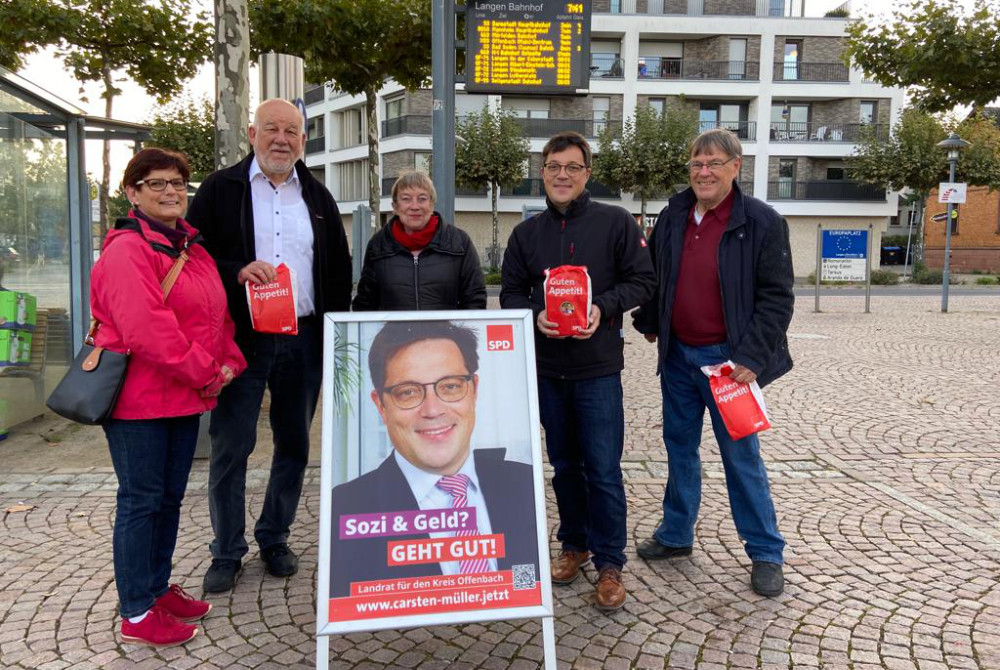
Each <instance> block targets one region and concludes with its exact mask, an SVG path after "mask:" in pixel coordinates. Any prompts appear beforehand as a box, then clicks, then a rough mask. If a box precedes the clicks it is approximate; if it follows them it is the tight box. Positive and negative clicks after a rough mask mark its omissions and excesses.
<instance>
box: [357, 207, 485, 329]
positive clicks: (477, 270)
mask: <svg viewBox="0 0 1000 670" xmlns="http://www.w3.org/2000/svg"><path fill="white" fill-rule="evenodd" d="M435 214H437V212H435ZM438 218H439V219H440V218H441V215H440V214H438ZM396 220H397V219H396V217H393V218H392V220H391V221H390V222H389V223H387V224H386V225H385V226H383V227H382V229H381V230H379V231H378V232H377V233H375V235H374V236H373V237H372V239H371V240H369V241H368V249H367V250H366V251H365V262H364V266H363V267H362V269H361V279H360V281H358V293H357V295H355V296H354V311H355V312H371V311H376V310H389V311H396V310H428V309H486V283H485V281H484V279H483V269H482V266H480V264H479V254H477V253H476V247H475V246H474V245H473V244H472V240H471V239H469V235H468V234H467V233H466V232H465V231H464V230H462V229H460V228H456V227H455V226H452V225H450V224H447V223H445V222H444V220H443V219H441V223H440V224H438V229H437V231H436V232H435V233H434V237H433V238H432V239H431V242H430V244H428V245H427V247H426V248H424V250H423V251H421V252H420V255H419V256H414V255H413V254H412V253H410V251H409V250H408V249H406V248H405V247H404V246H403V245H401V244H400V243H399V242H397V241H396V238H394V237H393V236H392V226H393V224H394V223H395V222H396Z"/></svg>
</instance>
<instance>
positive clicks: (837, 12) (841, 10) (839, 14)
mask: <svg viewBox="0 0 1000 670" xmlns="http://www.w3.org/2000/svg"><path fill="white" fill-rule="evenodd" d="M825 16H826V18H828V19H832V18H839V19H846V18H850V16H851V13H850V12H849V11H848V10H847V8H846V7H837V8H836V9H831V10H830V11H828V12H827V13H826V14H825Z"/></svg>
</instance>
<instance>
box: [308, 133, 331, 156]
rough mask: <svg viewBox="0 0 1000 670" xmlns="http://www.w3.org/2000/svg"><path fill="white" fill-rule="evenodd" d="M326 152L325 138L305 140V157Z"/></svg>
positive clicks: (322, 136)
mask: <svg viewBox="0 0 1000 670" xmlns="http://www.w3.org/2000/svg"><path fill="white" fill-rule="evenodd" d="M324 151H326V136H325V135H320V136H319V137H314V138H312V139H309V140H306V155H307V156H310V155H312V154H321V153H323V152H324Z"/></svg>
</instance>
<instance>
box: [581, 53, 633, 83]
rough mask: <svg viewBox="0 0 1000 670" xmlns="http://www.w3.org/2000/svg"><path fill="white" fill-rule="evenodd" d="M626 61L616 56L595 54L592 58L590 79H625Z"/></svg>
mask: <svg viewBox="0 0 1000 670" xmlns="http://www.w3.org/2000/svg"><path fill="white" fill-rule="evenodd" d="M624 77H625V59H623V58H621V57H620V56H617V55H615V54H593V55H591V57H590V78H591V79H595V78H602V79H623V78H624Z"/></svg>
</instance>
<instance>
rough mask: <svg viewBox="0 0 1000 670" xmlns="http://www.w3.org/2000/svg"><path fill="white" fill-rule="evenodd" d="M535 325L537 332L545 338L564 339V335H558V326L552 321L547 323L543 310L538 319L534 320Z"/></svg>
mask: <svg viewBox="0 0 1000 670" xmlns="http://www.w3.org/2000/svg"><path fill="white" fill-rule="evenodd" d="M535 325H536V326H538V332H540V333H541V334H542V335H544V336H545V337H551V338H554V339H558V340H561V339H565V337H566V336H565V335H560V334H559V330H558V328H559V324H557V323H555V322H554V321H549V320H548V319H546V318H545V310H544V309H543V310H542V311H541V312H539V313H538V318H537V319H536V320H535Z"/></svg>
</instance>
